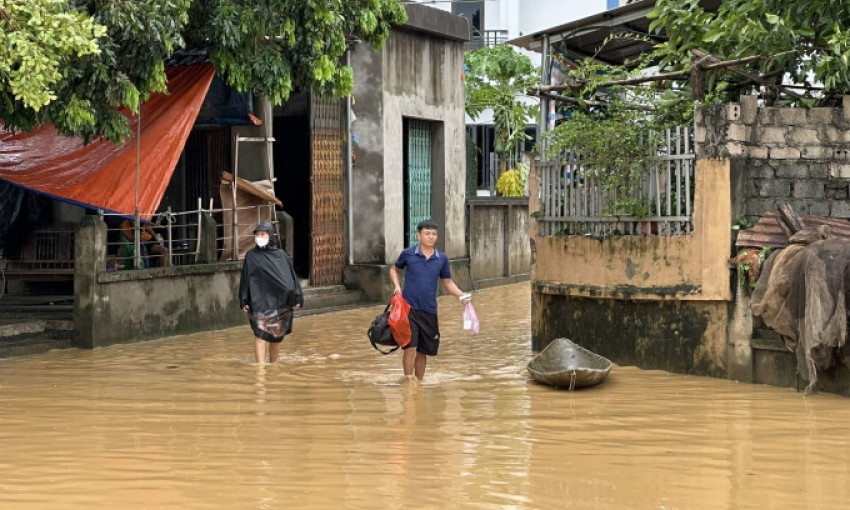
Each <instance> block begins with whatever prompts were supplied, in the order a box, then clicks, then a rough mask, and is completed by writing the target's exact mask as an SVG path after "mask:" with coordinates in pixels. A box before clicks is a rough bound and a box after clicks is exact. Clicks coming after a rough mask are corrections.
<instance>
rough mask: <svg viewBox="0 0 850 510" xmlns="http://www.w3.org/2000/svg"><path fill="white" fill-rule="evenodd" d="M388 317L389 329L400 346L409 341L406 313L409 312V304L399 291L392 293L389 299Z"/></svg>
mask: <svg viewBox="0 0 850 510" xmlns="http://www.w3.org/2000/svg"><path fill="white" fill-rule="evenodd" d="M390 307H392V310H390V318H389V320H388V321H387V323H388V324H389V325H390V331H392V332H393V338H395V341H396V343H397V344H398V345H400V346H401V347H404V346H406V345H407V344H409V343H410V321H409V320H408V319H407V315H408V314H409V313H410V305H409V304H407V301H405V300H404V297H402V295H401V292H396V293H395V294H393V298H392V299H391V300H390Z"/></svg>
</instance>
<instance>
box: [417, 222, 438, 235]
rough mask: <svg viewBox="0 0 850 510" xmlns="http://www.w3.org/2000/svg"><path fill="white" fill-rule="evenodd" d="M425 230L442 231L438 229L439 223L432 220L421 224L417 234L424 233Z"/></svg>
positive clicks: (418, 226)
mask: <svg viewBox="0 0 850 510" xmlns="http://www.w3.org/2000/svg"><path fill="white" fill-rule="evenodd" d="M423 229H427V230H440V229H439V227H437V223H436V222H435V221H432V220H422V221H420V222H419V224H418V225H416V231H417V232H422V230H423Z"/></svg>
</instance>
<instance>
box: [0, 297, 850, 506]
mask: <svg viewBox="0 0 850 510" xmlns="http://www.w3.org/2000/svg"><path fill="white" fill-rule="evenodd" d="M529 302H530V296H529V289H528V285H527V284H519V285H513V286H509V287H503V288H495V289H487V290H485V291H483V292H481V293H480V294H478V295H477V296H476V298H475V306H476V310H477V312H478V315H479V317H480V318H481V321H482V324H481V327H482V332H481V334H480V335H477V336H473V335H470V334H468V333H466V332H464V331H462V329H461V313H462V309H461V307H460V306H459V305H458V303H457V301H456V300H454V299H451V298H441V300H440V314H441V326H442V327H441V330H442V333H443V337H444V342H443V346H442V347H441V351H440V356H438V357H436V358H434V359H432V360H430V361H429V364H428V365H429V366H428V372H427V373H426V378H425V381H423V382H422V383H418V382H416V381H409V380H405V379H404V378H403V376H402V371H401V359H400V356H399V355H398V353H394V354H393V355H389V356H381V355H380V354H378V353H377V352H375V351H374V350H373V349H372V348H371V346H370V345H369V343H368V340H367V339H366V337H365V330H366V327H367V325H368V324H369V323H370V322H371V319H372V318H373V317H374V315H375V314H376V313H377V312H378V307H374V308H368V309H361V310H353V311H344V312H336V313H332V314H325V315H317V316H310V317H301V318H299V320H298V321H296V330H295V332H294V334H293V335H292V336H290V337H287V339H286V340H285V343H284V346H283V349H282V353H281V361H280V362H279V363H277V364H274V365H257V364H254V363H253V353H252V337H251V332H250V329H249V328H248V327H247V325H246V326H245V327H240V328H233V329H230V330H226V331H219V332H211V333H206V334H199V335H190V336H182V337H173V338H167V339H163V340H159V341H155V342H146V343H140V344H133V345H121V346H113V347H109V348H104V349H98V350H95V351H82V350H80V351H77V350H65V351H53V352H50V353H48V354H46V355H39V356H32V357H22V358H10V359H6V360H1V361H0V508H3V509H9V508H12V509H17V508H20V509H28V510H29V509H56V508H62V509H83V508H85V509H99V508H110V509H111V508H116V507H117V508H139V509H141V508H162V509H185V508H192V509H205V508H209V509H221V508H260V509H265V508H268V509H277V508H353V509H358V508H363V509H366V508H368V509H374V508H439V509H445V508H473V509H477V508H482V509H495V508H498V509H502V508H508V509H538V508H541V509H542V508H547V509H548V508H565V507H572V508H582V509H606V510H607V509H620V508H622V509H633V508H634V509H660V508H664V509H668V510H669V509H676V508H679V509H685V508H687V509H718V508H730V509H738V508H742V509H743V508H759V509H761V508H797V507H800V508H813V509H814V508H843V507H844V506H845V502H846V501H848V497H850V494H848V490H850V485H848V482H847V480H848V479H850V476H848V473H847V471H848V466H850V463H849V462H848V458H847V457H848V453H847V449H846V448H845V441H844V437H845V429H846V424H847V423H848V420H850V411H848V409H847V408H848V406H847V400H846V399H845V398H841V397H835V396H830V395H816V396H814V397H811V398H802V397H801V396H800V395H799V394H797V393H794V392H793V391H791V390H787V389H779V388H771V387H764V386H751V385H743V384H735V383H733V382H729V381H724V380H717V379H709V378H700V377H686V376H679V375H671V374H666V373H663V372H659V371H641V370H638V369H635V368H632V367H615V368H614V369H613V370H612V372H611V375H610V376H609V377H608V379H607V380H606V381H605V382H604V383H603V384H602V385H600V386H596V387H593V388H588V389H585V390H581V391H576V392H566V391H562V390H555V389H552V388H549V387H547V386H542V385H538V384H536V383H534V382H532V381H530V380H529V379H528V377H527V375H526V374H525V373H524V371H523V369H524V367H525V363H526V362H527V361H528V360H529V359H530V357H531V355H532V353H531V351H530V334H529V313H530V310H529Z"/></svg>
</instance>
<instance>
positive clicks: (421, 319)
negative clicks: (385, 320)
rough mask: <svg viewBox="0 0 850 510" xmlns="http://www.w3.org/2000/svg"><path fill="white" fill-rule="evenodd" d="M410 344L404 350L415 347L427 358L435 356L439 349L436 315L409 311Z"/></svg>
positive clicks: (438, 330)
mask: <svg viewBox="0 0 850 510" xmlns="http://www.w3.org/2000/svg"><path fill="white" fill-rule="evenodd" d="M407 318H408V320H409V321H410V343H409V344H407V345H406V346H405V347H404V348H405V349H410V348H411V347H415V348H416V350H417V351H419V352H421V353H422V354H425V355H427V356H436V355H437V351H438V350H439V349H440V327H439V324H438V323H437V315H436V314H433V313H428V312H423V311H421V310H410V315H408V316H407Z"/></svg>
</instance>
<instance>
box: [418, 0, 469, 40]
mask: <svg viewBox="0 0 850 510" xmlns="http://www.w3.org/2000/svg"><path fill="white" fill-rule="evenodd" d="M404 10H405V11H407V23H405V24H404V26H403V28H405V29H408V30H413V31H418V32H425V33H428V34H433V35H436V36H440V37H444V38H446V39H452V40H455V41H468V40H469V39H470V32H471V31H470V27H469V22H468V21H467V20H466V19H465V18H462V17H460V16H456V15H454V14H452V13H450V12H448V11H444V10H441V9H436V8H434V7H428V6H425V5H417V4H405V5H404Z"/></svg>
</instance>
